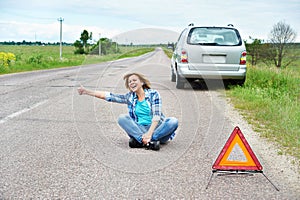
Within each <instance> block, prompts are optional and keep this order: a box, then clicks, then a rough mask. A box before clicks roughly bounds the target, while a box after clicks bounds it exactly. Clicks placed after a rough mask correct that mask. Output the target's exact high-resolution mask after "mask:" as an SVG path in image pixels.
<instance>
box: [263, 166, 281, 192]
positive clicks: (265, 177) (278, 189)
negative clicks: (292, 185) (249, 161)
mask: <svg viewBox="0 0 300 200" xmlns="http://www.w3.org/2000/svg"><path fill="white" fill-rule="evenodd" d="M261 173H262V174H263V175H264V177H265V178H266V179H267V180H268V181H269V183H271V184H272V185H273V187H274V188H275V189H276V190H277V191H279V189H278V187H276V185H275V184H274V183H273V182H272V181H271V180H270V179H269V178H268V177H267V176H266V175H265V174H264V172H263V171H261Z"/></svg>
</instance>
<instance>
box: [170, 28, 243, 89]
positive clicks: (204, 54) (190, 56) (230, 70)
mask: <svg viewBox="0 0 300 200" xmlns="http://www.w3.org/2000/svg"><path fill="white" fill-rule="evenodd" d="M246 55H247V53H246V47H245V44H244V42H243V40H242V38H241V36H240V34H239V32H238V30H237V29H235V28H234V27H233V26H232V25H228V26H226V27H214V26H212V27H196V26H193V25H189V26H188V27H187V28H186V29H184V30H183V31H182V33H181V34H180V36H179V39H178V41H177V44H176V47H175V50H174V52H173V56H172V59H171V80H172V81H173V82H176V88H178V89H180V88H184V86H185V83H186V82H187V81H194V80H197V79H198V80H208V79H221V80H224V81H228V82H229V81H230V82H232V83H234V84H240V85H242V84H243V83H244V82H245V79H246V69H247V68H246Z"/></svg>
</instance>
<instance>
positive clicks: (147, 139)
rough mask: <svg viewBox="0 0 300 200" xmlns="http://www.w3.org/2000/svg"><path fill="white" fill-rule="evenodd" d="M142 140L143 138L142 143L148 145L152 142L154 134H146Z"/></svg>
mask: <svg viewBox="0 0 300 200" xmlns="http://www.w3.org/2000/svg"><path fill="white" fill-rule="evenodd" d="M142 138H143V140H142V142H143V143H144V144H148V142H150V141H151V138H152V134H151V133H146V134H144V135H143V136H142Z"/></svg>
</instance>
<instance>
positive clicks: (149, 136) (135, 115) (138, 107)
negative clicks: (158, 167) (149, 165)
mask: <svg viewBox="0 0 300 200" xmlns="http://www.w3.org/2000/svg"><path fill="white" fill-rule="evenodd" d="M124 80H125V86H126V88H127V89H129V92H128V93H126V94H113V93H110V92H105V91H91V90H88V89H85V88H84V87H82V86H81V87H80V88H78V93H79V94H80V95H82V94H85V95H89V96H93V97H97V98H100V99H104V100H106V101H109V102H116V103H123V104H127V107H128V111H129V114H128V115H125V114H122V115H120V116H119V118H118V123H119V125H120V126H121V127H122V128H123V129H124V130H125V132H126V133H127V134H128V136H129V137H130V139H129V147H131V148H142V147H146V148H150V149H153V150H159V149H160V144H161V143H166V142H167V141H168V140H169V139H173V137H174V135H175V130H176V129H177V127H178V120H177V119H176V118H174V117H169V118H165V116H164V115H163V113H162V110H161V108H162V102H161V97H160V94H159V93H158V92H157V91H156V90H153V89H151V87H150V82H149V80H148V79H147V78H146V77H145V76H144V75H142V74H139V73H130V74H127V75H125V76H124Z"/></svg>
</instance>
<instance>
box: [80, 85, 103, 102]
mask: <svg viewBox="0 0 300 200" xmlns="http://www.w3.org/2000/svg"><path fill="white" fill-rule="evenodd" d="M77 91H78V94H79V95H83V94H84V95H89V96H93V97H97V98H99V99H105V94H106V92H105V91H95V90H88V89H86V88H84V87H83V86H80V87H79V88H78V89H77Z"/></svg>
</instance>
